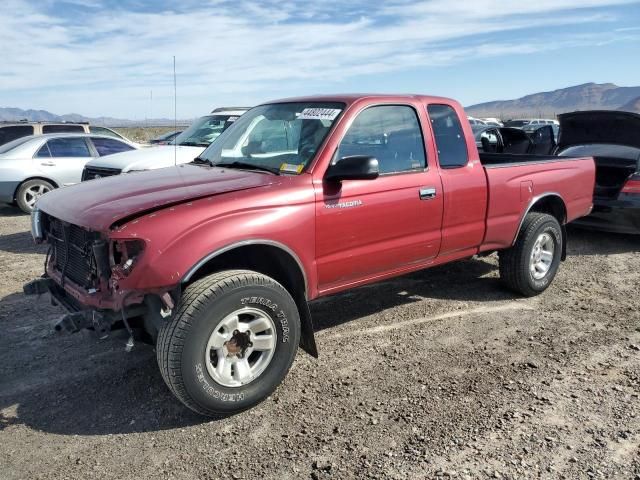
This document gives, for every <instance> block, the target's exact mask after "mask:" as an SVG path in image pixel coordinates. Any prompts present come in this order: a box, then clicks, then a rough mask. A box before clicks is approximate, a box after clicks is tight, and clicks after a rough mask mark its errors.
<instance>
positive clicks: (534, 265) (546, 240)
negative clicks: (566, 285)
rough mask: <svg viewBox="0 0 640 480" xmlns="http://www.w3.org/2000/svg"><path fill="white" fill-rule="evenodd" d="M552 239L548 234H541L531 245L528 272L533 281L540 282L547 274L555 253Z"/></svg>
mask: <svg viewBox="0 0 640 480" xmlns="http://www.w3.org/2000/svg"><path fill="white" fill-rule="evenodd" d="M555 248H556V247H555V243H554V241H553V237H552V236H551V235H550V234H549V233H541V234H540V235H539V236H538V238H537V239H536V241H535V243H534V244H533V249H532V250H531V259H530V260H529V270H530V271H531V276H532V277H533V278H534V279H535V280H541V279H543V278H544V277H545V275H546V274H547V273H548V272H549V269H550V268H551V264H552V263H553V253H554V251H555Z"/></svg>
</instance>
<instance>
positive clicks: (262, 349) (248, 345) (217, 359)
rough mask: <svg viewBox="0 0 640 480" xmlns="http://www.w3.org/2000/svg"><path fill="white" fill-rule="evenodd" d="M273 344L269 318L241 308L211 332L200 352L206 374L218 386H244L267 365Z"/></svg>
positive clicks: (275, 341)
mask: <svg viewBox="0 0 640 480" xmlns="http://www.w3.org/2000/svg"><path fill="white" fill-rule="evenodd" d="M276 345H277V332H276V326H275V323H274V321H273V319H272V318H271V317H270V316H269V315H268V314H267V313H266V312H264V311H262V310H259V309H257V308H250V307H246V308H241V309H239V310H236V311H234V312H233V313H230V314H229V315H227V316H226V317H224V318H223V319H222V320H221V321H220V322H218V324H217V325H216V327H215V328H214V329H213V332H212V333H211V336H210V337H209V341H208V342H207V347H206V349H205V352H204V357H205V358H204V360H205V364H206V366H207V371H208V372H209V375H211V378H213V380H215V381H216V382H217V383H219V384H220V385H222V386H225V387H241V386H243V385H247V384H248V383H251V382H253V381H254V380H255V379H256V378H258V377H259V376H260V375H261V374H262V373H263V372H264V371H265V369H266V368H267V366H269V363H271V359H272V358H273V354H274V353H275V350H276Z"/></svg>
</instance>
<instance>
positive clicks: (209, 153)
mask: <svg viewBox="0 0 640 480" xmlns="http://www.w3.org/2000/svg"><path fill="white" fill-rule="evenodd" d="M343 108H344V104H342V103H335V102H299V103H276V104H271V105H261V106H259V107H255V108H252V109H251V110H249V111H248V112H247V113H245V114H244V115H242V116H241V117H240V118H239V119H238V120H237V121H236V122H235V123H234V125H233V127H231V128H229V129H228V130H226V131H225V132H224V133H223V134H222V135H220V137H219V138H218V139H217V140H216V141H215V142H213V143H212V144H211V146H210V147H209V148H207V149H206V150H205V151H204V152H203V153H202V154H201V155H200V158H199V160H200V161H204V162H206V163H208V164H210V165H213V166H215V165H219V166H223V165H224V166H228V167H234V166H236V167H238V168H247V169H250V168H251V166H254V167H256V169H258V170H268V171H274V172H279V173H281V174H294V175H297V174H299V173H301V172H302V171H303V170H304V169H305V168H306V167H307V166H308V165H309V163H311V161H312V160H313V158H314V157H315V154H316V152H317V151H318V149H319V148H320V146H321V145H322V142H323V141H324V139H325V137H326V136H327V134H328V133H329V131H330V130H331V127H332V126H333V125H334V123H335V121H336V119H337V118H338V117H339V115H340V114H341V113H342V110H343Z"/></svg>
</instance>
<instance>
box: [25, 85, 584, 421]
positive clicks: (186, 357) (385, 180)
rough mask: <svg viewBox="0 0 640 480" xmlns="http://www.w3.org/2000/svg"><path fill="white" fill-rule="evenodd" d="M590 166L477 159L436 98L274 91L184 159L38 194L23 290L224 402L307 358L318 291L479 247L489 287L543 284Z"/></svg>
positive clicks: (522, 289) (580, 205)
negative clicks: (122, 335) (486, 259)
mask: <svg viewBox="0 0 640 480" xmlns="http://www.w3.org/2000/svg"><path fill="white" fill-rule="evenodd" d="M594 179H595V167H594V162H593V159H592V158H590V157H583V158H558V157H549V156H534V155H527V156H522V155H506V154H505V155H500V154H482V155H480V154H479V153H478V150H477V148H476V144H475V141H474V136H473V133H472V131H471V127H470V125H469V122H468V121H467V120H466V116H465V114H464V111H463V109H462V107H461V106H460V105H459V104H458V103H457V102H455V101H453V100H449V99H446V98H439V97H428V96H387V95H371V96H356V95H351V96H326V97H308V98H298V99H288V100H281V101H277V102H272V103H268V104H264V105H261V106H258V107H255V108H253V109H251V110H250V111H248V112H247V113H245V114H244V115H243V116H242V117H240V118H239V119H238V120H237V121H236V122H235V123H234V124H233V125H232V126H231V127H230V128H229V129H227V130H226V131H225V132H224V133H222V134H221V135H220V137H218V139H217V140H216V141H215V142H213V143H212V144H211V146H210V147H209V148H207V150H206V151H204V152H203V153H202V154H201V155H200V157H198V158H197V159H196V160H195V161H194V162H193V163H191V164H184V165H178V166H175V167H170V168H165V169H159V170H154V171H148V172H142V173H138V174H135V175H122V176H118V177H110V178H105V179H101V180H97V181H91V182H86V183H83V184H80V185H78V186H74V187H71V188H66V189H61V190H59V191H53V192H51V193H49V194H47V195H46V196H44V197H42V198H41V199H40V201H39V202H38V205H37V210H36V211H35V212H34V214H33V215H32V233H33V236H34V238H35V239H36V241H37V242H46V243H48V244H49V245H50V254H49V255H48V257H47V260H46V272H45V275H44V277H43V278H41V279H38V280H35V281H33V282H31V283H29V284H27V285H25V293H29V294H35V293H42V292H45V291H49V292H51V294H52V296H53V299H54V300H55V301H56V302H58V303H60V304H62V305H63V306H65V307H66V308H67V309H68V310H69V311H70V313H69V314H68V315H67V316H65V317H64V318H63V319H62V320H61V322H60V323H59V324H58V327H59V328H60V329H63V328H64V329H67V330H70V331H76V330H78V329H80V328H92V329H94V330H96V332H98V333H99V335H100V336H102V335H107V334H108V332H109V330H110V329H112V328H116V327H118V326H124V327H126V328H127V329H128V330H129V332H130V333H131V331H132V329H133V327H136V326H137V327H142V328H144V330H146V332H147V333H148V336H149V337H150V338H152V339H154V341H155V342H156V349H157V358H158V363H159V366H160V370H161V372H162V375H163V378H164V380H165V382H166V383H167V385H168V386H169V388H170V389H171V390H172V392H173V393H174V394H175V395H176V396H177V397H178V398H179V399H180V400H181V401H182V402H183V403H184V404H185V405H187V406H188V407H189V408H191V409H193V410H194V411H196V412H199V413H201V414H204V415H215V414H220V413H230V412H236V411H240V410H243V409H246V408H249V407H251V406H253V405H255V404H256V403H258V402H260V401H261V400H262V399H264V398H265V397H266V396H268V395H269V394H270V393H271V392H272V391H273V390H274V389H275V388H276V386H277V385H278V384H279V383H280V382H281V381H282V379H283V378H284V376H285V375H286V373H287V371H288V369H289V367H290V366H291V363H292V362H293V359H294V357H295V354H296V351H297V348H298V345H301V346H302V347H303V348H304V349H305V350H306V351H308V352H309V353H311V354H313V355H317V352H316V346H315V341H314V331H313V324H312V319H311V315H310V312H309V308H308V302H310V301H312V300H314V299H317V298H318V297H322V296H325V295H329V294H333V293H336V292H340V291H343V290H346V289H349V288H353V287H357V286H359V285H364V284H367V283H370V282H375V281H378V280H382V279H385V278H389V277H393V276H397V275H402V274H405V273H408V272H412V271H415V270H419V269H424V268H429V267H432V266H435V265H439V264H443V263H446V262H451V261H455V260H459V259H463V258H469V257H471V256H473V255H476V254H485V253H489V252H494V251H498V254H499V260H500V276H501V277H502V280H503V282H504V283H505V285H506V286H507V287H509V288H511V289H512V290H514V291H516V292H519V293H520V294H522V295H526V296H531V295H536V294H538V293H540V292H542V291H544V290H545V289H546V288H547V287H548V286H549V284H550V283H551V281H552V280H553V278H554V276H555V274H556V272H557V270H558V267H559V265H560V262H561V260H562V259H564V257H565V253H566V234H565V228H564V225H565V224H566V223H567V222H570V221H572V220H574V219H576V218H578V217H581V216H583V215H586V214H588V213H589V212H590V210H591V206H592V194H593V188H594V181H595V180H594ZM131 342H133V339H131ZM131 342H130V343H131Z"/></svg>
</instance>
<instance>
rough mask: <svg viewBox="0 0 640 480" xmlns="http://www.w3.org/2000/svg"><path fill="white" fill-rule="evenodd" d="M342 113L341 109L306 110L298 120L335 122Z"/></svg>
mask: <svg viewBox="0 0 640 480" xmlns="http://www.w3.org/2000/svg"><path fill="white" fill-rule="evenodd" d="M341 111H342V110H341V109H339V108H305V109H304V110H302V113H300V115H298V120H335V118H336V117H337V116H338V115H340V112H341Z"/></svg>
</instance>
